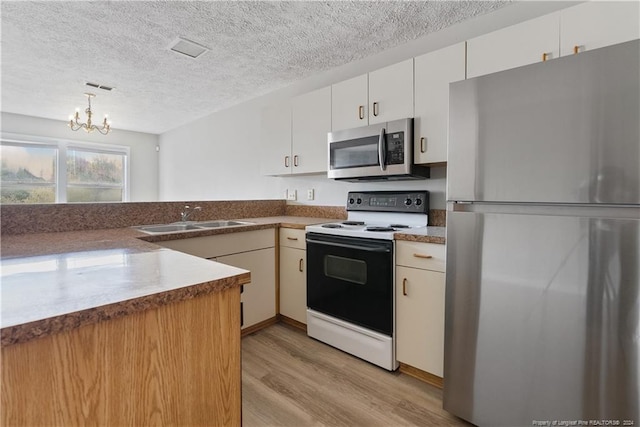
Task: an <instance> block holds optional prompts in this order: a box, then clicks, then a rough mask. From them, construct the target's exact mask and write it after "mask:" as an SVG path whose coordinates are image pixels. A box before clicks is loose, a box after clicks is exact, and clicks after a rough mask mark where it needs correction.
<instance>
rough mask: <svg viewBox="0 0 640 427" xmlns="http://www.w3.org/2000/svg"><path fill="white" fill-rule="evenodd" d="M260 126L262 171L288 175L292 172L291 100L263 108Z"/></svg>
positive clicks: (265, 173)
mask: <svg viewBox="0 0 640 427" xmlns="http://www.w3.org/2000/svg"><path fill="white" fill-rule="evenodd" d="M261 119H262V123H261V126H260V135H261V138H262V140H261V141H260V144H261V145H260V146H261V148H262V149H261V153H262V156H261V159H260V166H261V168H260V169H261V170H260V171H261V173H262V174H263V175H286V174H290V173H291V167H292V164H293V163H292V160H291V106H290V104H289V102H286V103H282V104H277V105H272V106H269V107H266V108H264V109H263V110H262V118H261Z"/></svg>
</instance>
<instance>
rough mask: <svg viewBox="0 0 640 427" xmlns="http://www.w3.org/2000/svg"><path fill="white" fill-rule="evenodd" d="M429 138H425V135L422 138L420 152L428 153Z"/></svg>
mask: <svg viewBox="0 0 640 427" xmlns="http://www.w3.org/2000/svg"><path fill="white" fill-rule="evenodd" d="M426 142H427V138H425V137H424V136H423V137H422V138H420V152H421V153H426V152H427V144H426Z"/></svg>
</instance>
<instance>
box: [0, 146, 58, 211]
mask: <svg viewBox="0 0 640 427" xmlns="http://www.w3.org/2000/svg"><path fill="white" fill-rule="evenodd" d="M0 150H1V151H0V154H1V155H2V178H1V184H2V192H1V193H2V196H1V202H2V203H53V202H55V200H56V193H55V185H56V166H57V165H56V154H57V149H56V148H52V147H29V146H13V145H4V144H3V145H2V146H0Z"/></svg>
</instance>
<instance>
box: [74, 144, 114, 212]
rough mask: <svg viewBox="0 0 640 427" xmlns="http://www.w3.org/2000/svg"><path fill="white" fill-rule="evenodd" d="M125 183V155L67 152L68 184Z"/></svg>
mask: <svg viewBox="0 0 640 427" xmlns="http://www.w3.org/2000/svg"><path fill="white" fill-rule="evenodd" d="M123 182H124V154H105V153H95V152H90V151H80V150H73V149H70V150H68V151H67V183H69V184H93V185H96V186H102V185H107V186H114V185H119V186H122V183H123ZM69 201H71V200H69Z"/></svg>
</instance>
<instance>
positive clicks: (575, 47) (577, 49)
mask: <svg viewBox="0 0 640 427" xmlns="http://www.w3.org/2000/svg"><path fill="white" fill-rule="evenodd" d="M578 53H580V46H578V45H575V46H574V47H573V54H574V55H577V54H578Z"/></svg>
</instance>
